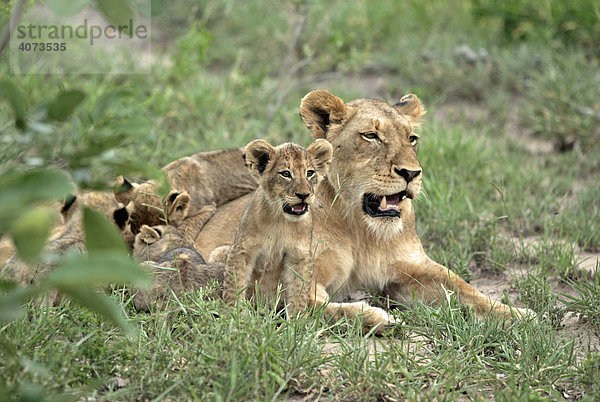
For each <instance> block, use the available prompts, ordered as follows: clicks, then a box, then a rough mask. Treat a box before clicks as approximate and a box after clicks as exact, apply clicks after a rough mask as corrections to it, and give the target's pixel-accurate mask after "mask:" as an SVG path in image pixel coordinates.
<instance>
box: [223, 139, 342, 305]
mask: <svg viewBox="0 0 600 402" xmlns="http://www.w3.org/2000/svg"><path fill="white" fill-rule="evenodd" d="M332 154H333V149H332V148H331V145H330V144H329V143H328V142H327V141H325V140H317V141H315V142H314V143H313V144H312V145H310V146H309V147H308V149H304V148H302V147H300V146H298V145H295V144H291V143H287V144H283V145H280V146H278V147H276V148H275V147H273V146H271V145H270V144H269V143H268V142H266V141H264V140H255V141H252V142H251V143H250V144H248V145H247V147H246V152H245V158H246V166H247V167H248V169H249V170H250V171H251V172H252V173H253V174H254V176H255V177H256V178H257V180H258V189H257V190H256V192H255V193H254V195H253V197H252V199H251V200H250V202H249V203H248V206H247V207H246V210H245V211H244V214H243V215H242V220H241V222H240V226H239V228H238V232H237V235H236V237H235V242H234V244H233V245H232V247H231V250H230V251H229V254H228V256H227V264H226V268H225V282H224V284H223V299H224V300H225V301H226V302H228V303H229V304H234V303H235V301H236V299H244V298H245V295H246V291H247V290H248V288H250V289H251V291H252V290H254V285H253V284H254V283H255V281H258V287H259V293H260V294H261V296H267V297H269V296H273V295H274V294H275V293H276V290H277V286H278V284H279V283H280V282H283V285H284V287H285V293H284V295H285V301H286V303H288V304H289V306H290V308H291V310H292V311H299V310H301V309H304V308H306V306H307V304H308V302H309V301H310V293H311V289H312V284H311V283H312V275H311V274H310V272H309V271H310V270H309V267H310V261H311V251H312V228H313V222H312V213H311V211H310V208H311V207H313V206H312V205H311V204H312V203H313V201H314V190H315V187H316V186H317V183H318V181H319V180H320V178H321V177H323V175H325V174H326V173H327V170H328V168H329V163H330V162H331V157H332Z"/></svg>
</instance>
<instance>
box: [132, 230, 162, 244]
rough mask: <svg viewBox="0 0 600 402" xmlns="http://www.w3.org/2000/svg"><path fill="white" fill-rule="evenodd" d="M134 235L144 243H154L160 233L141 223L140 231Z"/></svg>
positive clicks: (158, 238)
mask: <svg viewBox="0 0 600 402" xmlns="http://www.w3.org/2000/svg"><path fill="white" fill-rule="evenodd" d="M135 237H136V239H139V240H141V241H143V242H144V243H146V244H154V243H156V242H157V241H159V240H160V233H158V232H157V231H156V230H154V229H152V228H151V227H150V226H148V225H142V227H141V229H140V233H138V234H137V235H136V236H135Z"/></svg>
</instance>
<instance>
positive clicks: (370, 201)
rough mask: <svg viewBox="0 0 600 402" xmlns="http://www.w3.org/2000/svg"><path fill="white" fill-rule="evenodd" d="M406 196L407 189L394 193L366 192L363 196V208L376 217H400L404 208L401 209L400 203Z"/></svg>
mask: <svg viewBox="0 0 600 402" xmlns="http://www.w3.org/2000/svg"><path fill="white" fill-rule="evenodd" d="M405 198H406V191H401V192H399V193H396V194H392V195H377V194H371V193H365V195H364V197H363V209H364V210H365V212H366V213H367V215H369V216H372V217H374V218H375V217H380V216H391V217H400V215H401V212H402V209H400V207H399V206H398V204H399V203H400V201H402V200H403V199H405Z"/></svg>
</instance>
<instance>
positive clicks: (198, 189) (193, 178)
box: [115, 148, 256, 240]
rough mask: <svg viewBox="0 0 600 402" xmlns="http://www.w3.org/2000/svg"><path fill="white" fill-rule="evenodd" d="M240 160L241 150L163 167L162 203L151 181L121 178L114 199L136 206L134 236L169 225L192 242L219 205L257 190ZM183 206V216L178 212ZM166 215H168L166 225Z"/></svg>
mask: <svg viewBox="0 0 600 402" xmlns="http://www.w3.org/2000/svg"><path fill="white" fill-rule="evenodd" d="M243 160H244V159H243V151H242V149H240V148H230V149H223V150H219V151H212V152H202V153H198V154H195V155H192V156H188V157H184V158H181V159H178V160H176V161H174V162H171V163H169V164H168V165H167V166H165V167H164V168H163V170H164V171H165V172H166V173H167V179H168V182H169V186H170V188H171V192H170V193H169V194H168V195H167V197H166V198H165V199H164V200H163V199H161V197H159V196H158V195H157V194H156V184H155V183H154V182H152V181H149V182H145V183H141V184H135V183H131V182H129V181H128V180H126V179H125V178H122V177H121V178H119V179H118V180H117V185H116V186H115V197H116V198H117V200H119V201H121V202H122V203H124V204H127V203H129V202H131V201H133V203H134V204H135V207H134V210H133V212H132V216H131V229H132V231H133V233H138V232H139V229H140V228H141V227H142V225H148V226H155V225H162V224H165V223H168V224H169V225H172V226H178V227H179V226H180V227H182V229H183V230H184V231H185V233H186V235H187V236H188V237H189V238H190V239H192V240H193V239H195V238H196V236H197V235H198V233H199V232H200V230H201V229H202V227H203V226H204V224H205V223H206V221H208V220H209V219H210V218H211V217H212V216H213V214H214V213H215V210H216V209H217V207H218V206H220V205H222V204H224V203H226V202H228V201H230V200H233V199H236V198H238V197H240V196H242V195H244V194H247V193H250V192H252V191H253V190H254V189H255V188H256V180H255V179H254V177H253V176H252V175H251V174H250V173H249V172H248V171H247V170H246V169H243ZM187 203H189V207H188V206H187ZM184 204H186V205H185V210H186V213H185V214H183V213H181V212H180V213H178V211H180V210H183V208H184ZM165 216H169V221H168V222H166V221H165Z"/></svg>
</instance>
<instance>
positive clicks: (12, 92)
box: [0, 80, 27, 130]
mask: <svg viewBox="0 0 600 402" xmlns="http://www.w3.org/2000/svg"><path fill="white" fill-rule="evenodd" d="M0 98H3V99H6V100H7V101H8V103H10V106H11V107H12V109H13V112H14V113H15V126H17V128H18V129H20V130H24V129H25V128H26V124H25V113H26V112H27V102H26V99H25V96H23V93H22V92H21V91H20V90H19V88H17V87H16V86H15V85H14V84H13V83H12V82H10V81H8V80H2V81H0Z"/></svg>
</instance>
